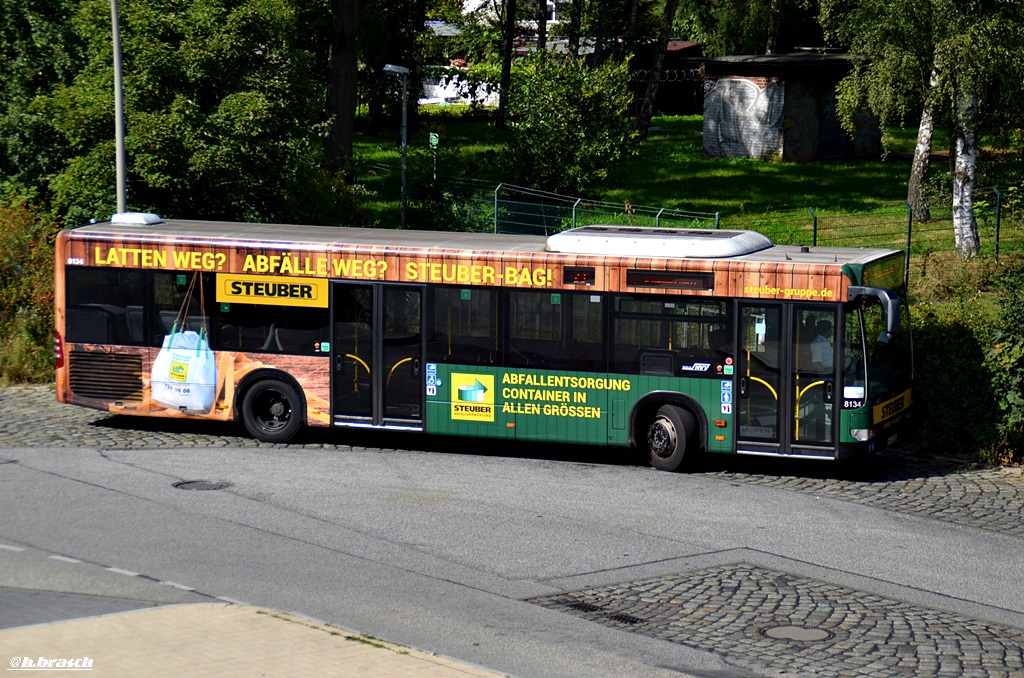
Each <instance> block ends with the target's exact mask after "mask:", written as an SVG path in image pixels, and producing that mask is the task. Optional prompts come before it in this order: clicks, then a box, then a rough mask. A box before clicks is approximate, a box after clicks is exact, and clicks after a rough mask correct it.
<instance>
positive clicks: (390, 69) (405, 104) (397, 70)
mask: <svg viewBox="0 0 1024 678" xmlns="http://www.w3.org/2000/svg"><path fill="white" fill-rule="evenodd" d="M384 72H385V73H394V74H395V75H400V76H402V228H405V207H406V204H407V203H408V202H409V191H408V189H407V188H406V183H405V174H406V172H405V170H406V150H407V147H408V144H407V143H406V141H407V138H406V134H407V133H406V124H407V119H408V112H407V111H408V108H409V69H408V68H406V67H405V66H396V65H394V64H387V65H385V66H384Z"/></svg>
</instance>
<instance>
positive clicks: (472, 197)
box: [461, 182, 720, 235]
mask: <svg viewBox="0 0 1024 678" xmlns="http://www.w3.org/2000/svg"><path fill="white" fill-rule="evenodd" d="M464 188H469V189H470V190H468V191H463V192H462V193H463V196H462V197H463V200H464V201H465V209H464V211H463V212H462V213H461V214H462V216H463V218H464V220H465V221H466V223H467V225H468V226H469V227H470V228H471V229H472V230H479V231H493V232H495V233H526V234H533V235H550V234H552V233H557V232H558V231H564V230H566V229H568V228H575V227H577V226H589V225H592V224H616V225H629V226H665V227H673V228H719V227H720V225H719V215H718V214H713V213H707V212H685V211H680V210H670V209H665V208H658V207H644V206H640V205H631V204H629V203H628V202H627V203H618V202H616V203H610V202H601V201H599V200H588V199H586V198H574V197H570V196H564V195H559V194H557V193H547V192H545V191H537V190H534V189H531V188H524V187H522V186H512V185H510V184H498V185H497V186H493V185H490V186H487V185H486V184H484V183H483V182H479V183H478V182H467V183H466V184H465V185H464ZM488 191H489V193H488Z"/></svg>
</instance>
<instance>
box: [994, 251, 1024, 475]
mask: <svg viewBox="0 0 1024 678" xmlns="http://www.w3.org/2000/svg"><path fill="white" fill-rule="evenodd" d="M997 289H998V294H999V308H1000V314H999V318H998V320H997V323H996V327H995V330H994V331H993V333H992V343H991V345H990V347H989V349H988V351H987V353H986V360H987V363H988V367H989V369H990V370H991V372H992V389H993V392H994V393H995V396H996V405H997V407H998V412H999V415H1000V420H999V422H998V426H997V431H998V435H999V440H998V446H997V448H996V455H995V456H996V460H998V461H1004V462H1005V461H1017V462H1020V461H1024V262H1021V261H1020V260H1018V261H1015V262H1013V263H1012V264H1010V265H1009V266H1007V267H1006V269H1005V270H1004V272H1003V274H1002V275H1001V276H999V278H998V280H997Z"/></svg>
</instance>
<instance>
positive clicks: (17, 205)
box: [0, 197, 61, 383]
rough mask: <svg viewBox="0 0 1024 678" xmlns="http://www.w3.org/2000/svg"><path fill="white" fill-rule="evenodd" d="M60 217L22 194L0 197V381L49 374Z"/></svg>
mask: <svg viewBox="0 0 1024 678" xmlns="http://www.w3.org/2000/svg"><path fill="white" fill-rule="evenodd" d="M60 227H61V222H60V220H58V219H55V218H53V217H51V216H49V215H48V214H46V213H44V212H42V211H41V210H39V208H38V207H36V206H33V205H31V204H29V203H28V201H27V200H25V199H24V198H23V197H14V198H7V199H5V200H4V201H3V202H0V380H2V381H3V382H4V383H11V382H25V381H44V380H49V379H51V378H52V376H53V372H52V370H53V348H52V347H53V241H54V238H55V237H56V234H57V231H59V230H60Z"/></svg>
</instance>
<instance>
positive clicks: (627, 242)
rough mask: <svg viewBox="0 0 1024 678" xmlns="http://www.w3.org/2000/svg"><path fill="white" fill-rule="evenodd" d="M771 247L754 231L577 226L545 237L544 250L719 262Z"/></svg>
mask: <svg viewBox="0 0 1024 678" xmlns="http://www.w3.org/2000/svg"><path fill="white" fill-rule="evenodd" d="M771 246H772V241H771V240H769V239H768V238H767V237H765V236H763V235H761V234H760V233H755V232H754V231H729V230H718V229H714V230H702V229H688V228H658V227H652V226H580V227H579V228H573V229H570V230H568V231H562V232H561V233H555V234H554V235H550V236H548V239H547V243H546V244H545V246H544V249H546V250H547V251H549V252H561V253H564V254H611V255H616V254H617V255H622V256H635V257H667V258H691V259H703V258H712V259H720V258H723V257H739V256H743V255H744V254H753V253H754V252H759V251H761V250H764V249H768V248H769V247H771Z"/></svg>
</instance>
